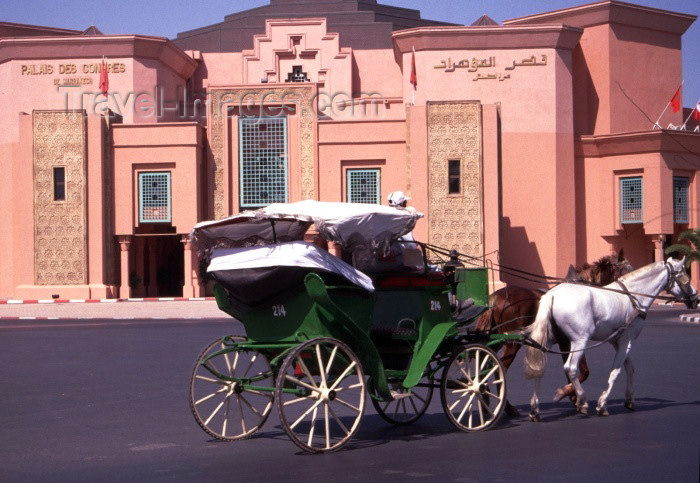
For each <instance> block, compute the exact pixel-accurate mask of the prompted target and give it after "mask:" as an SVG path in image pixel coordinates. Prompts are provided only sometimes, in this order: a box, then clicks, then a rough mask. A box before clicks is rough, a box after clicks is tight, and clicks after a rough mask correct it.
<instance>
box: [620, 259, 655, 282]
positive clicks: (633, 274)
mask: <svg viewBox="0 0 700 483" xmlns="http://www.w3.org/2000/svg"><path fill="white" fill-rule="evenodd" d="M663 263H665V262H664V261H663V260H661V261H659V262H653V263H650V264H649V265H644V266H643V267H642V268H638V269H637V270H635V271H634V272H629V273H626V274H624V275H623V276H622V277H620V278H619V280H621V281H622V282H625V281H627V280H629V279H630V278H632V277H634V278H640V277H642V276H644V275H646V274H647V273H649V272H651V271H652V270H654V269H656V267H658V266H659V265H660V264H663Z"/></svg>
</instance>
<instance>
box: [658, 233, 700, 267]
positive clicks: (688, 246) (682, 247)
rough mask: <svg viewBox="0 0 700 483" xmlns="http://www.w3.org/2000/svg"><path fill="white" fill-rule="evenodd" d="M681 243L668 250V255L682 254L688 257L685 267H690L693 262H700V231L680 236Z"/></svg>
mask: <svg viewBox="0 0 700 483" xmlns="http://www.w3.org/2000/svg"><path fill="white" fill-rule="evenodd" d="M678 241H679V242H686V243H676V244H675V245H671V246H670V247H667V248H666V254H667V255H671V254H673V253H680V254H681V255H683V256H685V257H686V260H685V266H686V267H690V264H691V263H693V262H697V261H700V229H698V230H688V231H684V232H682V233H681V234H680V235H678Z"/></svg>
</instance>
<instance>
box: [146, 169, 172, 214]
mask: <svg viewBox="0 0 700 483" xmlns="http://www.w3.org/2000/svg"><path fill="white" fill-rule="evenodd" d="M138 177H139V222H140V223H170V222H171V221H172V205H171V194H170V172H160V173H156V172H143V173H139V176H138Z"/></svg>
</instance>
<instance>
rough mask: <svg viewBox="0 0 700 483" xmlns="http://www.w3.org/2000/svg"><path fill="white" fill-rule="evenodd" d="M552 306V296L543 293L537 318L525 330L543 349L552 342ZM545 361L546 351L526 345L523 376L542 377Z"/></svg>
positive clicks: (528, 377) (530, 377)
mask: <svg viewBox="0 0 700 483" xmlns="http://www.w3.org/2000/svg"><path fill="white" fill-rule="evenodd" d="M553 306H554V297H552V296H551V294H545V296H543V297H542V299H540V306H539V309H537V318H535V322H534V323H533V324H532V325H531V326H530V327H529V328H528V329H527V330H526V332H525V333H526V334H528V335H529V336H530V338H531V339H532V340H534V341H535V343H537V344H539V345H540V346H541V347H542V348H544V349H549V346H550V344H551V343H552V324H551V321H552V308H553ZM546 363H547V353H546V352H545V351H544V350H542V349H538V348H536V347H531V346H527V349H526V351H525V377H526V378H527V379H534V378H540V377H542V374H544V368H545V365H546Z"/></svg>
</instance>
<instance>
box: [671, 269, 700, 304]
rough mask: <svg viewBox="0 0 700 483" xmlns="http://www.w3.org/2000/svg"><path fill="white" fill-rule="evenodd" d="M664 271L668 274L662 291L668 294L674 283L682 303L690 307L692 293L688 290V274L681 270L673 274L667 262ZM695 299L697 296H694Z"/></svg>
mask: <svg viewBox="0 0 700 483" xmlns="http://www.w3.org/2000/svg"><path fill="white" fill-rule="evenodd" d="M666 271H667V272H668V281H667V282H666V286H665V287H664V290H665V291H667V292H670V291H671V289H672V288H673V284H674V283H676V284H677V285H678V288H679V289H680V291H681V293H682V294H683V302H685V303H686V305H688V306H690V304H691V303H692V302H693V293H692V292H691V290H690V289H689V287H690V277H688V274H687V273H686V272H685V270H683V269H681V270H679V271H677V272H674V271H673V267H671V264H670V263H668V262H666ZM695 299H696V300H697V295H696V296H695Z"/></svg>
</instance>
